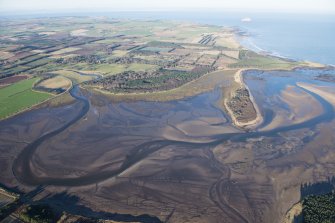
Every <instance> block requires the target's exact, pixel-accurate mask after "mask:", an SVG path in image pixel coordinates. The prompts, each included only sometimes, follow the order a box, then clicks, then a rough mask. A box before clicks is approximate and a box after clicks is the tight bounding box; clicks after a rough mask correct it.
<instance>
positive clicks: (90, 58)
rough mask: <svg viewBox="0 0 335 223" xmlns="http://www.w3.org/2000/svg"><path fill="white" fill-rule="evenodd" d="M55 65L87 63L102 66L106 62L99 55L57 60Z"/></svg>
mask: <svg viewBox="0 0 335 223" xmlns="http://www.w3.org/2000/svg"><path fill="white" fill-rule="evenodd" d="M55 63H57V64H70V63H89V64H102V63H106V60H105V59H104V58H102V57H101V56H99V55H80V56H75V57H70V58H58V59H56V60H55Z"/></svg>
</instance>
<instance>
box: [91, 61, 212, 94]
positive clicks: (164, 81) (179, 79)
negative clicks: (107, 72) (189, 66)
mask: <svg viewBox="0 0 335 223" xmlns="http://www.w3.org/2000/svg"><path fill="white" fill-rule="evenodd" d="M210 71H211V68H210V67H207V66H204V67H196V68H195V69H193V70H192V71H190V72H187V71H177V70H166V69H159V70H157V71H151V72H134V71H126V72H123V73H120V74H117V75H113V76H109V77H106V78H102V79H96V80H92V81H89V82H87V84H88V85H94V86H99V87H102V88H103V89H105V90H108V91H114V92H138V91H140V92H141V91H157V90H168V89H172V88H175V87H178V86H180V85H182V84H184V83H186V82H189V81H191V80H193V79H196V78H198V77H200V76H202V75H203V74H205V73H208V72H210Z"/></svg>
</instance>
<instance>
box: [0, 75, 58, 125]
mask: <svg viewBox="0 0 335 223" xmlns="http://www.w3.org/2000/svg"><path fill="white" fill-rule="evenodd" d="M37 80H38V78H31V79H27V80H22V81H19V82H17V83H15V84H12V85H10V86H8V87H4V88H1V89H0V119H3V118H6V117H8V116H10V115H13V114H15V113H17V112H20V111H22V110H24V109H27V108H30V107H32V106H33V105H35V104H38V103H40V102H42V101H44V100H46V99H48V98H50V97H52V95H51V94H48V93H42V92H36V91H33V90H32V86H33V84H34V82H35V81H37Z"/></svg>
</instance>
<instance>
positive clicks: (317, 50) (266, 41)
mask: <svg viewBox="0 0 335 223" xmlns="http://www.w3.org/2000/svg"><path fill="white" fill-rule="evenodd" d="M55 15H58V16H63V15H71V16H72V15H104V16H109V17H112V18H130V19H167V20H177V21H190V22H197V23H204V24H211V25H221V26H231V27H239V28H240V29H242V30H243V31H245V32H247V33H248V34H249V37H248V38H243V39H242V40H241V42H242V45H244V46H245V47H247V48H250V49H252V50H256V51H266V52H268V53H270V54H274V55H276V56H281V57H287V58H291V59H296V60H308V61H313V62H319V63H323V64H329V65H335V15H331V14H327V15H321V14H287V13H264V12H263V13H250V12H226V11H222V12H219V11H215V12H213V11H212V12H208V11H188V12H182V11H178V12H168V11H165V12H94V13H92V12H80V13H78V12H77V13H73V12H68V13H61V14H60V13H56V14H55ZM30 16H43V15H40V14H36V15H30ZM44 16H50V14H45V15H44ZM0 17H1V16H0ZM245 17H249V18H251V20H252V21H251V22H248V23H246V22H242V21H241V19H242V18H245Z"/></svg>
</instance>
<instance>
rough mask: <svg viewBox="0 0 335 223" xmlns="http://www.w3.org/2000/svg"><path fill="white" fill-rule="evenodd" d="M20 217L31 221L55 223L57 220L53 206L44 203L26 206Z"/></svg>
mask: <svg viewBox="0 0 335 223" xmlns="http://www.w3.org/2000/svg"><path fill="white" fill-rule="evenodd" d="M20 218H21V219H22V220H23V221H25V222H30V223H53V222H56V215H55V214H54V212H53V211H52V209H51V207H49V206H48V205H43V204H33V205H30V206H28V207H26V208H25V209H24V210H23V211H22V212H21V213H20Z"/></svg>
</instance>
